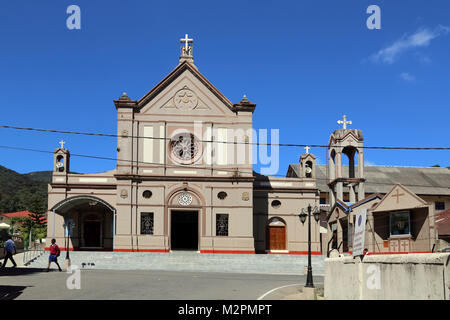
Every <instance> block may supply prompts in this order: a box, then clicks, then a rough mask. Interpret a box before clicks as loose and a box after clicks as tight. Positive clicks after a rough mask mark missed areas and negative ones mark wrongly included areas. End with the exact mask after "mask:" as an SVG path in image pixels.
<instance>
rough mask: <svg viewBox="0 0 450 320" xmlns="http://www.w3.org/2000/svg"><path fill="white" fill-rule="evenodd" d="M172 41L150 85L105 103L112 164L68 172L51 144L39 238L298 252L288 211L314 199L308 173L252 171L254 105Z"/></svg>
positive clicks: (75, 244) (64, 152) (299, 236)
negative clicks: (174, 60) (164, 65)
mask: <svg viewBox="0 0 450 320" xmlns="http://www.w3.org/2000/svg"><path fill="white" fill-rule="evenodd" d="M182 40H183V41H184V45H183V46H182V47H181V56H180V60H179V64H178V65H177V67H176V68H175V69H174V70H173V71H172V72H171V73H170V74H169V75H167V76H166V77H165V78H164V79H163V80H162V81H161V82H160V83H159V84H157V85H156V86H155V87H154V88H153V89H152V90H150V91H149V92H148V93H147V94H145V95H144V96H143V97H142V98H141V99H139V100H132V99H131V98H129V97H128V96H127V95H126V94H125V93H124V94H123V95H122V96H121V97H120V98H118V99H117V100H115V101H114V104H115V107H116V109H117V128H118V132H117V167H116V169H115V170H112V171H109V172H105V173H99V174H74V173H71V172H70V152H69V150H68V149H66V148H64V145H63V144H62V145H61V148H58V149H56V150H55V154H54V170H53V178H52V183H51V185H50V186H49V199H48V200H49V201H48V203H49V212H48V217H49V222H48V237H49V238H55V239H56V240H57V241H58V242H59V243H63V241H64V236H65V235H69V238H70V241H69V242H70V244H69V247H70V250H112V251H139V252H169V251H171V250H197V251H199V252H200V253H255V252H272V253H274V252H275V253H305V252H306V250H307V245H306V240H307V234H306V232H305V231H306V227H305V226H304V225H303V224H302V223H301V222H300V220H299V218H298V214H299V210H300V208H305V207H307V206H308V204H312V205H313V206H314V205H315V206H318V202H319V194H318V189H317V187H316V185H315V181H314V178H313V177H312V176H309V177H306V176H305V178H273V177H265V176H261V175H257V174H255V173H254V172H253V167H252V149H251V147H252V145H251V144H250V143H249V142H251V141H252V127H253V125H252V116H253V112H254V111H255V109H256V105H255V104H253V103H252V102H250V101H249V100H248V99H247V98H246V97H245V96H244V98H243V99H242V100H241V101H239V102H237V103H234V104H233V103H232V102H231V101H229V100H228V99H227V98H226V97H225V96H224V95H223V94H222V93H221V92H220V91H219V90H218V89H217V88H215V87H214V85H213V84H211V83H210V82H209V81H208V80H207V79H206V78H205V77H204V76H203V75H202V74H201V73H200V72H199V71H198V69H197V67H196V66H195V64H194V61H193V55H192V48H193V47H192V40H191V39H188V38H187V37H186V38H185V39H182ZM235 142H238V143H237V144H236V143H235ZM314 160H315V159H314V157H313V156H312V155H309V156H306V157H305V158H304V160H302V161H303V162H304V163H306V162H308V163H309V164H310V165H311V164H312V163H313V162H314ZM318 228H319V227H318V225H316V226H314V232H313V242H314V244H313V251H314V253H316V254H320V239H319V238H320V234H319V233H318V232H317V231H318Z"/></svg>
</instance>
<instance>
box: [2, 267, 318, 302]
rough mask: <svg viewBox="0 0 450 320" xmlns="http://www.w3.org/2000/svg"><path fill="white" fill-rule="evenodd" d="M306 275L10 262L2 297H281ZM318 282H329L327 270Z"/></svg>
mask: <svg viewBox="0 0 450 320" xmlns="http://www.w3.org/2000/svg"><path fill="white" fill-rule="evenodd" d="M78 272H79V273H78ZM78 275H79V278H78ZM78 279H79V281H78ZM305 281H306V277H305V276H304V275H274V274H249V273H230V272H227V273H217V272H184V271H162V270H92V269H81V270H78V271H75V272H73V273H67V272H65V271H63V272H59V271H57V270H56V269H53V270H52V271H50V272H45V269H41V268H14V269H13V268H6V269H3V270H0V283H1V284H0V300H11V299H15V300H29V299H38V300H98V299H106V300H109V299H111V300H129V299H130V300H131V299H133V300H186V299H189V300H257V299H259V300H280V299H293V298H295V297H297V298H301V297H302V296H301V295H300V296H298V294H300V293H301V290H302V286H303V284H304V283H305ZM68 284H69V286H68ZM78 284H79V289H77V285H78ZM314 284H315V285H316V286H317V287H319V288H323V276H315V277H314ZM69 288H72V289H69ZM296 295H297V296H296Z"/></svg>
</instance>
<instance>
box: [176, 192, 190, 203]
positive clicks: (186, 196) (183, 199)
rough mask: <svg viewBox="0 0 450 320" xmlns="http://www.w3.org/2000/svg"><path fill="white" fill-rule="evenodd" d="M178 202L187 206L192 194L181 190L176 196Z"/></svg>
mask: <svg viewBox="0 0 450 320" xmlns="http://www.w3.org/2000/svg"><path fill="white" fill-rule="evenodd" d="M178 203H179V204H180V205H182V206H188V205H190V204H191V203H192V196H191V195H190V194H189V193H187V192H183V193H182V194H180V196H179V197H178Z"/></svg>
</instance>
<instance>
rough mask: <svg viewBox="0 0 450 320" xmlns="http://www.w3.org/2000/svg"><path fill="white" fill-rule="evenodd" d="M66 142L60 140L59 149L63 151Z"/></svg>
mask: <svg viewBox="0 0 450 320" xmlns="http://www.w3.org/2000/svg"><path fill="white" fill-rule="evenodd" d="M65 143H66V142H65V141H64V140H61V141H60V142H59V144H60V145H61V149H64V144H65Z"/></svg>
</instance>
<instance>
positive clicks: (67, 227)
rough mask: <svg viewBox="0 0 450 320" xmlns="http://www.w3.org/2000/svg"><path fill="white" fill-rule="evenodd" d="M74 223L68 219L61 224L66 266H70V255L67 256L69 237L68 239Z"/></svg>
mask: <svg viewBox="0 0 450 320" xmlns="http://www.w3.org/2000/svg"><path fill="white" fill-rule="evenodd" d="M74 226H75V224H74V223H73V222H72V221H71V220H70V219H68V220H67V223H64V224H63V227H64V229H65V234H64V244H65V246H66V261H65V264H66V267H69V266H70V256H69V239H70V234H71V233H72V229H73V228H74ZM66 238H67V240H66Z"/></svg>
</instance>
